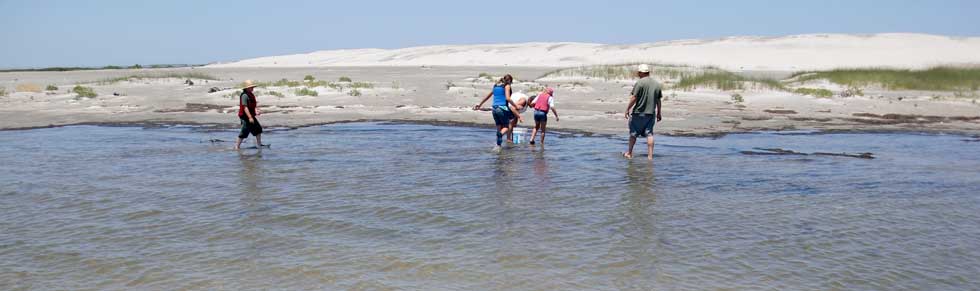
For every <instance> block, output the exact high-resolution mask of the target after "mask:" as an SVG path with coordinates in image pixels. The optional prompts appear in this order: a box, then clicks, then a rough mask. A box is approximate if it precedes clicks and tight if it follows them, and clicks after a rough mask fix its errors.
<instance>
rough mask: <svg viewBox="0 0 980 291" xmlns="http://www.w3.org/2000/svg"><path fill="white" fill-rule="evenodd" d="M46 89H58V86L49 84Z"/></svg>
mask: <svg viewBox="0 0 980 291" xmlns="http://www.w3.org/2000/svg"><path fill="white" fill-rule="evenodd" d="M44 90H45V91H58V86H55V85H48V86H47V87H44Z"/></svg>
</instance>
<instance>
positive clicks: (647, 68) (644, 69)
mask: <svg viewBox="0 0 980 291" xmlns="http://www.w3.org/2000/svg"><path fill="white" fill-rule="evenodd" d="M637 71H639V72H640V73H649V72H650V66H649V65H647V64H642V65H640V66H639V68H637Z"/></svg>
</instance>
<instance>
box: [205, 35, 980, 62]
mask: <svg viewBox="0 0 980 291" xmlns="http://www.w3.org/2000/svg"><path fill="white" fill-rule="evenodd" d="M977 52H980V37H948V36H938V35H928V34H909V33H888V34H874V35H847V34H808V35H795V36H785V37H729V38H723V39H716V40H678V41H666V42H657V43H646V44H637V45H604V44H592V43H567V42H566V43H523V44H489V45H442V46H425V47H413V48H403V49H391V50H386V49H350V50H328V51H317V52H312V53H307V54H295V55H285V56H271V57H262V58H255V59H247V60H241V61H237V62H231V63H223V64H213V65H209V67H330V66H527V67H573V66H583V65H598V64H621V63H633V62H651V63H653V62H655V63H666V64H683V65H694V66H717V67H720V68H723V69H727V70H774V71H799V70H824V69H833V68H853V67H894V68H910V69H920V68H926V67H931V66H936V65H961V64H970V65H974V64H980V54H978V53H977Z"/></svg>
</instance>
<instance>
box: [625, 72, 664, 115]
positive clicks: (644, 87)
mask: <svg viewBox="0 0 980 291" xmlns="http://www.w3.org/2000/svg"><path fill="white" fill-rule="evenodd" d="M663 94H664V93H663V87H662V86H660V83H658V82H657V81H656V80H654V79H653V78H650V77H643V78H642V79H640V80H639V81H636V85H633V93H632V95H633V96H636V105H634V106H633V114H637V113H642V114H654V113H656V112H655V111H654V109H656V108H657V101H660V98H662V97H663Z"/></svg>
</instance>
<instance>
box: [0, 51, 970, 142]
mask: <svg viewBox="0 0 980 291" xmlns="http://www.w3.org/2000/svg"><path fill="white" fill-rule="evenodd" d="M553 69H554V68H519V67H329V68H182V69H155V70H147V69H144V70H110V71H76V72H11V73H0V86H3V87H5V88H6V90H7V92H8V95H7V96H4V97H0V102H3V104H4V106H3V107H2V108H0V116H2V117H0V120H2V122H0V129H5V130H10V129H24V128H38V127H51V126H62V125H73V124H100V125H110V124H124V125H162V124H196V125H208V126H215V127H221V128H232V127H237V126H238V119H237V117H236V116H235V113H236V111H237V108H236V105H237V103H236V100H235V99H234V98H233V97H232V96H233V95H234V93H233V92H234V91H232V90H223V91H219V92H215V93H208V90H209V89H210V88H212V87H217V88H221V89H224V88H232V87H236V86H237V84H239V83H240V82H242V81H244V80H245V79H252V80H257V81H265V82H272V81H276V80H280V79H283V78H285V79H289V80H302V79H303V77H304V76H305V75H312V76H314V77H316V78H317V79H318V80H326V81H332V82H336V81H337V80H338V79H339V78H340V77H349V78H351V79H352V80H353V81H354V82H367V83H370V86H371V88H360V89H358V91H359V92H360V93H361V95H360V96H354V95H356V94H352V93H351V91H350V88H343V86H344V85H343V84H341V86H342V88H340V89H334V88H329V87H319V88H315V89H314V90H316V91H318V93H319V95H318V96H296V94H295V93H294V90H296V89H298V88H300V87H293V88H289V87H273V88H259V89H258V91H259V92H260V94H259V96H258V99H259V105H260V107H261V108H262V110H263V113H264V114H263V115H262V116H261V117H260V119H261V120H262V123H263V125H264V126H266V127H300V126H305V125H315V124H327V123H337V122H347V121H365V120H384V121H412V122H423V123H457V124H468V125H477V126H480V125H485V126H490V124H492V121H491V120H492V119H491V117H490V114H489V113H488V112H485V111H474V110H472V107H473V105H476V104H477V103H478V102H479V101H480V99H481V98H482V97H483V96H485V94H487V92H489V90H490V88H491V86H492V83H491V82H490V81H489V80H487V79H481V78H478V75H480V73H488V74H490V75H493V76H500V75H503V74H505V73H509V74H513V75H514V76H515V77H516V78H517V79H518V80H520V81H519V82H517V83H516V84H515V86H514V87H515V92H520V91H527V90H528V89H530V88H538V87H540V86H552V87H555V88H556V107H557V108H558V110H559V113H560V115H561V117H562V118H561V121H560V122H554V121H553V120H552V121H551V122H550V123H549V128H551V129H553V130H565V131H579V132H588V133H595V134H613V135H615V134H625V132H626V121H625V119H624V118H623V111H624V109H625V107H626V102H627V101H628V97H629V96H628V94H629V91H630V88H631V86H632V81H604V80H595V79H567V78H566V79H553V78H546V79H540V77H541V76H543V75H544V74H545V73H547V72H549V71H551V70H553ZM168 72H177V73H186V72H200V73H206V74H210V75H212V76H214V77H217V78H218V79H220V80H197V79H194V80H192V81H193V82H194V85H187V84H185V81H186V80H184V79H174V78H170V79H140V80H137V79H131V80H130V81H121V82H116V83H112V84H104V85H99V84H98V83H97V81H99V80H104V79H108V78H113V77H119V76H127V75H133V74H163V73H168ZM743 73H745V74H751V73H753V72H743ZM765 73H766V74H778V73H779V72H765ZM785 73H789V72H785ZM24 84H33V85H38V86H40V87H42V88H43V87H44V86H46V85H49V84H52V85H56V86H58V87H59V89H58V90H57V91H52V92H46V91H43V92H16V89H15V88H16V87H18V85H24ZM75 84H83V85H84V86H88V87H92V88H94V89H95V91H96V92H97V93H98V94H99V95H98V96H97V97H95V98H78V97H76V94H74V93H70V92H68V91H69V90H71V88H72V87H73V86H74V85H75ZM268 91H276V92H278V93H282V94H283V95H284V97H276V96H272V95H268V94H267V92H268ZM114 93H116V94H114ZM529 93H530V92H529ZM737 93H739V94H740V95H742V96H743V98H744V100H745V101H744V102H741V103H735V102H733V101H732V98H731V95H732V94H733V92H725V91H718V90H707V89H698V90H691V91H680V90H677V91H675V90H668V91H667V92H666V94H665V95H666V96H667V98H666V100H665V101H664V114H663V115H664V120H663V122H661V123H659V124H658V125H657V129H656V131H657V133H658V134H664V135H679V136H714V135H719V134H725V133H733V132H752V131H773V130H775V131H779V130H814V131H917V132H951V133H961V134H980V110H978V109H980V105H977V104H976V103H974V102H975V101H974V100H975V99H969V98H954V97H942V98H936V97H935V96H938V95H937V94H942V93H937V92H896V91H881V92H876V91H874V90H865V96H862V97H847V98H843V97H833V98H815V97H810V96H802V95H795V94H792V93H788V92H781V91H767V90H750V91H738V92H737ZM115 95H119V96H115ZM946 95H948V93H946ZM971 101H974V102H971ZM485 106H486V105H485ZM525 118H526V120H527V121H526V122H525V124H524V125H523V126H529V125H531V120H532V119H531V113H525Z"/></svg>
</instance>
